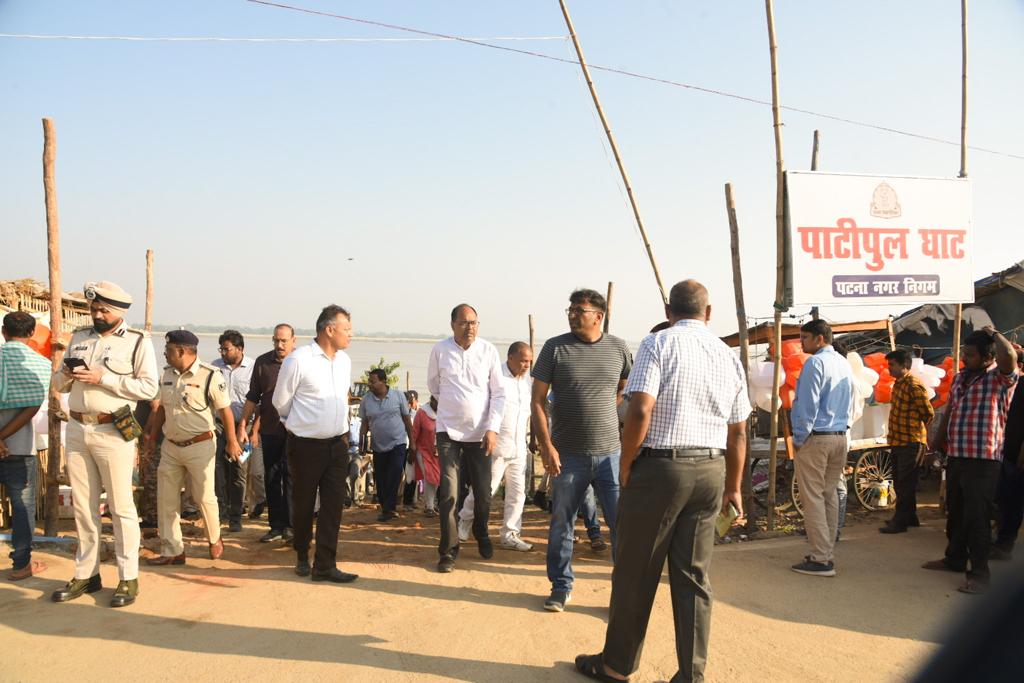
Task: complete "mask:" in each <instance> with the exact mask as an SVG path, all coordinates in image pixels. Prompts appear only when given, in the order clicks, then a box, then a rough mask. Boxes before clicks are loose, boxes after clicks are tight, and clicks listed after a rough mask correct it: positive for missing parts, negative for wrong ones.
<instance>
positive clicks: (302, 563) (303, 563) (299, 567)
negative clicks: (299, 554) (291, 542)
mask: <svg viewBox="0 0 1024 683" xmlns="http://www.w3.org/2000/svg"><path fill="white" fill-rule="evenodd" d="M311 571H313V568H312V567H310V566H309V561H308V560H299V561H298V562H296V563H295V573H296V574H297V575H299V576H309V573H310V572H311Z"/></svg>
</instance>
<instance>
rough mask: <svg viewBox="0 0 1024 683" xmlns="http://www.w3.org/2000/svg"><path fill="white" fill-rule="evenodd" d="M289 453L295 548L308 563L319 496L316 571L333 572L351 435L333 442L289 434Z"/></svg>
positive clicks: (300, 557)
mask: <svg viewBox="0 0 1024 683" xmlns="http://www.w3.org/2000/svg"><path fill="white" fill-rule="evenodd" d="M286 449H287V454H288V466H289V471H290V472H291V475H292V525H293V527H294V529H295V538H294V539H293V541H292V546H293V547H294V548H295V554H296V555H297V556H298V559H299V561H308V560H309V546H310V545H311V543H312V540H313V507H314V506H315V505H316V496H317V493H319V494H320V511H319V512H318V513H317V517H316V554H315V556H314V559H313V571H317V572H326V571H330V570H331V569H334V568H335V566H337V559H338V530H339V529H340V528H341V510H342V503H343V502H344V499H345V481H346V478H347V476H348V460H349V456H348V434H342V435H341V436H337V437H334V438H333V439H304V438H302V437H300V436H295V435H294V434H289V435H288V441H287V445H286Z"/></svg>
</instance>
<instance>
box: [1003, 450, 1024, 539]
mask: <svg viewBox="0 0 1024 683" xmlns="http://www.w3.org/2000/svg"><path fill="white" fill-rule="evenodd" d="M996 505H997V506H998V507H999V533H998V534H997V535H996V545H997V546H999V547H1000V548H1003V549H1004V550H1011V549H1012V548H1013V544H1014V543H1015V542H1016V541H1017V533H1018V532H1019V531H1020V525H1021V521H1022V520H1024V472H1022V471H1021V470H1020V469H1019V468H1018V467H1017V454H1016V453H1013V454H1012V455H1008V454H1006V453H1004V454H1003V464H1002V467H1000V473H999V487H998V489H997V491H996Z"/></svg>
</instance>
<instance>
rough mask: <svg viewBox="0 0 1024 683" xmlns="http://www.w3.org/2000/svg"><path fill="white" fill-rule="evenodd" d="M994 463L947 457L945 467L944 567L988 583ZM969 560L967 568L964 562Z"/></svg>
mask: <svg viewBox="0 0 1024 683" xmlns="http://www.w3.org/2000/svg"><path fill="white" fill-rule="evenodd" d="M999 468H1000V462H999V461H998V460H980V459H976V458H956V457H950V458H949V461H948V462H947V464H946V539H947V540H948V541H949V543H948V545H947V546H946V564H948V565H949V567H950V568H951V569H955V570H957V571H966V572H967V577H968V578H971V579H975V580H977V581H979V582H981V583H988V581H989V571H988V553H989V546H990V545H991V543H992V526H991V524H992V513H993V512H994V510H995V498H996V486H997V484H998V483H999ZM968 560H970V568H968V565H967V561H968Z"/></svg>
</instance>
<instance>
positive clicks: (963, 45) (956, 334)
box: [953, 0, 967, 375]
mask: <svg viewBox="0 0 1024 683" xmlns="http://www.w3.org/2000/svg"><path fill="white" fill-rule="evenodd" d="M960 177H961V178H966V177H967V0H960ZM963 319H964V306H963V304H957V305H956V313H955V314H954V316H953V374H954V375H955V374H956V373H958V372H960V327H961V326H962V325H963Z"/></svg>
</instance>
